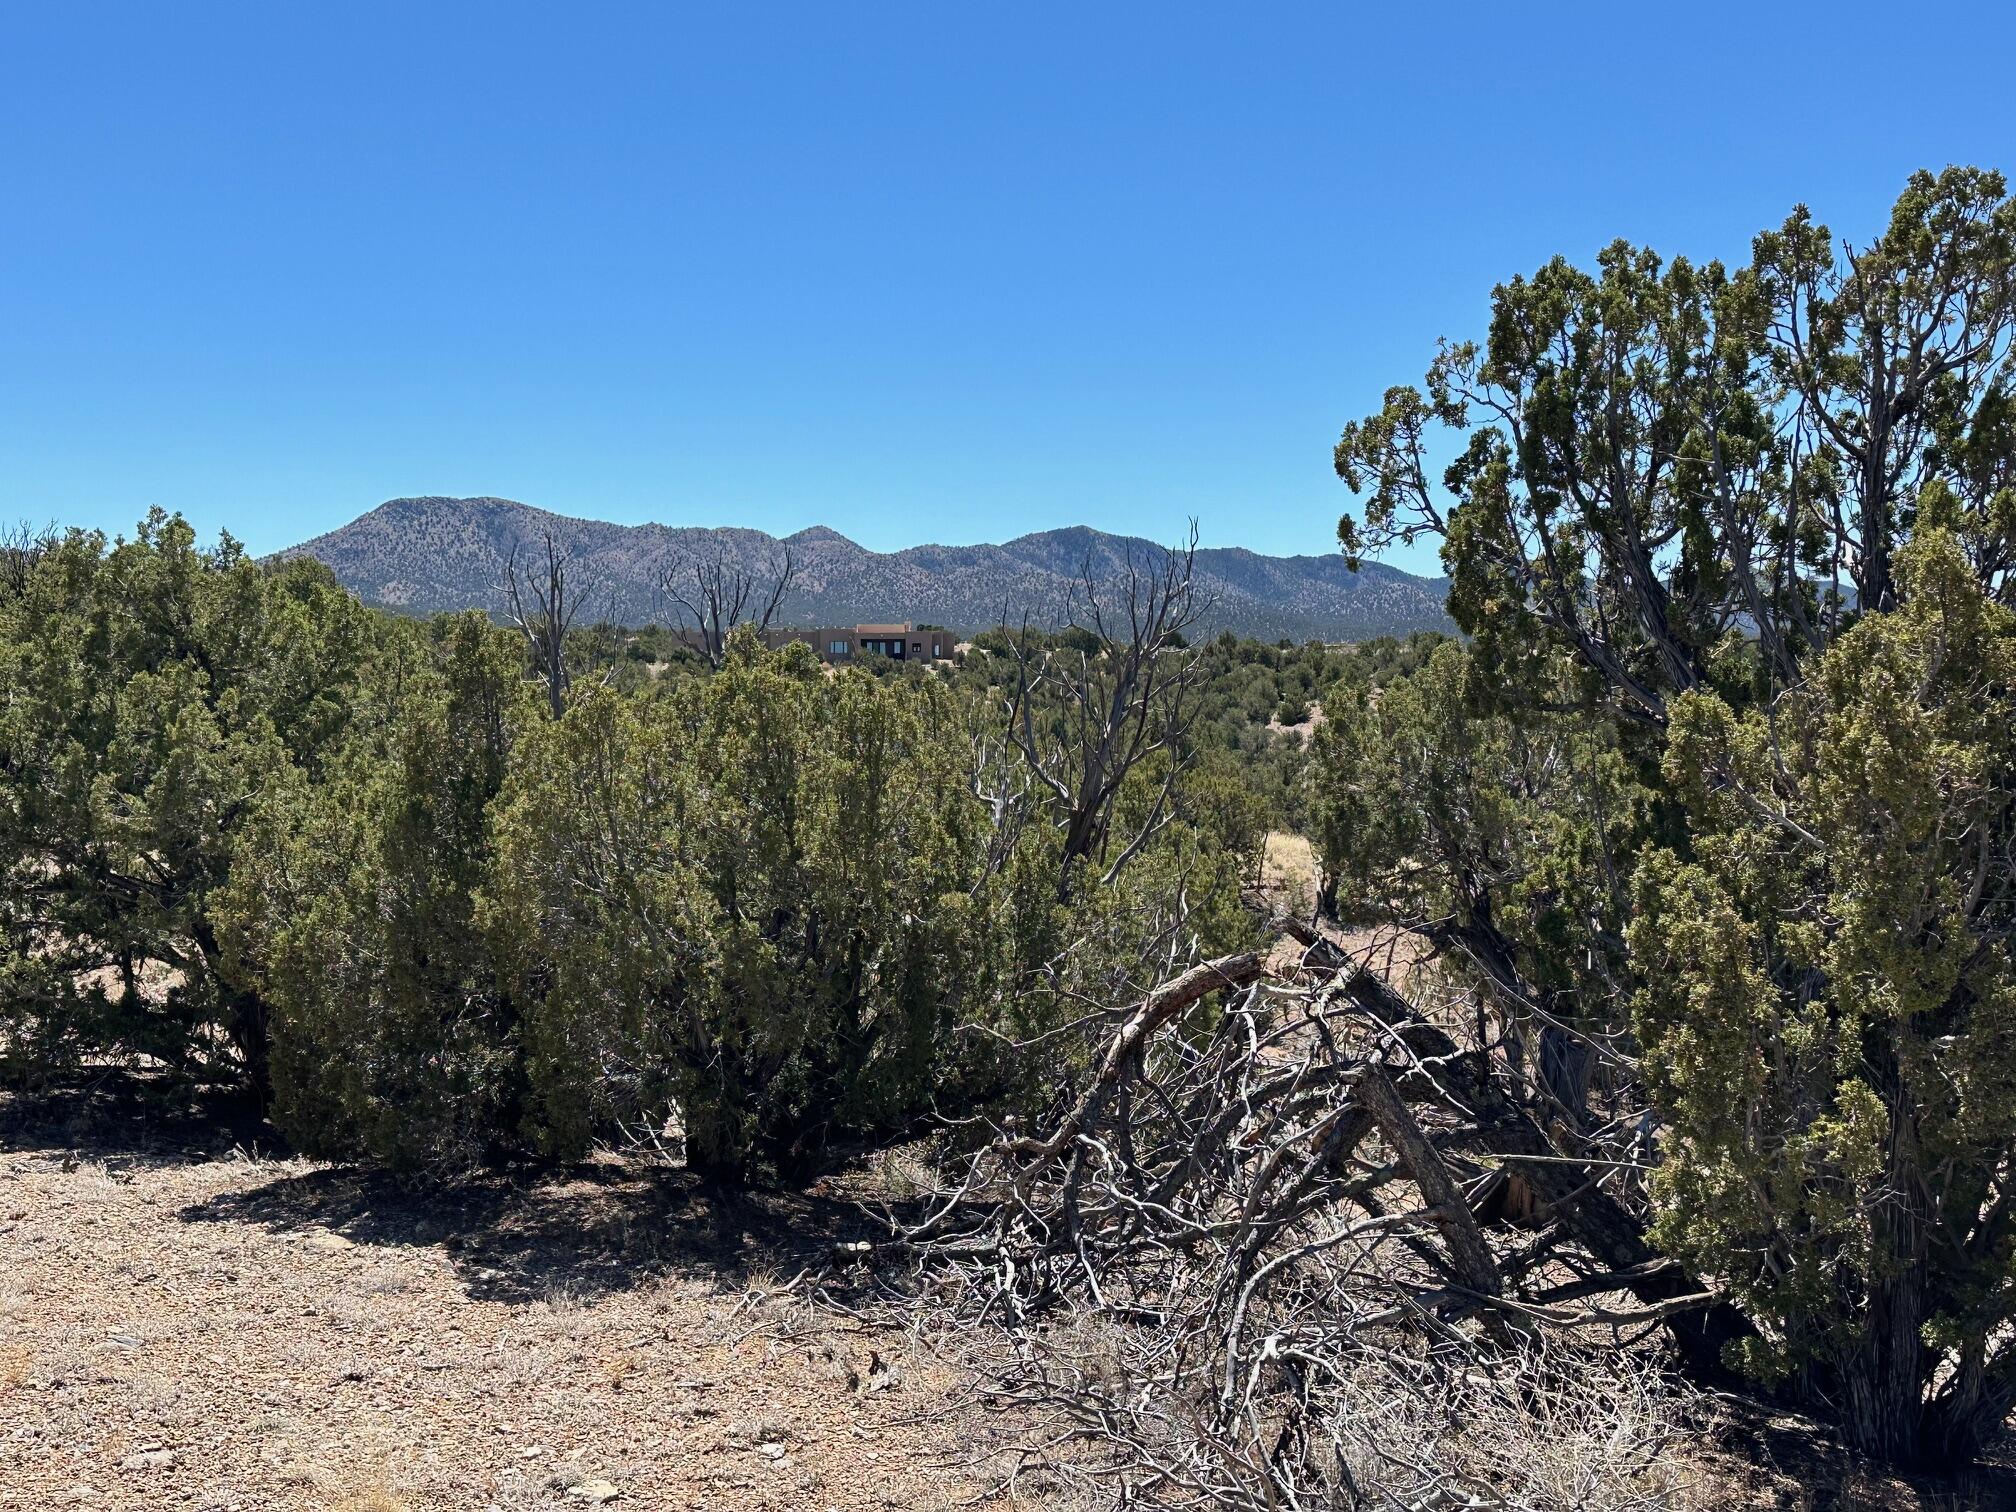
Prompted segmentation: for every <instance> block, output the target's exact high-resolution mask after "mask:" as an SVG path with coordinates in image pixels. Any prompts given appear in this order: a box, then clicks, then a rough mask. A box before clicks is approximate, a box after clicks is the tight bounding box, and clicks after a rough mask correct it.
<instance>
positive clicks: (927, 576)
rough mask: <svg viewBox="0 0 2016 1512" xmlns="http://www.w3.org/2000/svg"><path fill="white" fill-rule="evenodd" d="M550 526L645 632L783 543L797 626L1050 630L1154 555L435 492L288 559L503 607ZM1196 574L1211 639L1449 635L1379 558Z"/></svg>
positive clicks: (1072, 531) (384, 600) (1287, 560)
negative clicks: (1087, 591) (719, 565)
mask: <svg viewBox="0 0 2016 1512" xmlns="http://www.w3.org/2000/svg"><path fill="white" fill-rule="evenodd" d="M548 531H550V532H552V534H553V536H554V538H555V539H556V541H558V542H559V543H560V544H561V545H562V546H563V547H564V548H565V549H566V550H568V551H569V552H571V553H572V554H573V556H574V558H575V560H576V561H577V563H579V569H580V572H581V575H582V580H583V581H584V582H586V581H593V582H596V583H597V584H599V585H600V590H601V593H602V600H601V602H599V603H598V604H597V605H595V606H594V608H593V609H592V610H591V613H592V614H593V615H594V616H595V617H598V618H607V619H612V620H617V621H619V622H621V623H624V624H630V625H638V624H645V623H649V622H652V621H654V620H655V621H663V620H666V619H667V618H669V617H670V614H671V610H670V609H669V607H668V606H667V605H666V604H665V602H664V600H663V597H662V595H661V594H659V592H658V591H657V589H656V586H655V580H656V577H657V574H658V572H659V570H660V569H661V568H663V567H665V566H668V565H673V564H676V563H678V562H680V561H682V560H687V559H691V558H692V557H695V556H697V555H702V554H705V555H711V554H712V553H713V552H714V551H715V550H716V549H720V550H723V551H725V552H726V553H727V554H728V555H729V556H730V557H731V558H732V559H735V560H738V561H741V562H743V563H744V564H746V565H750V566H760V565H762V564H764V563H766V562H768V561H771V560H774V559H776V558H777V557H779V556H780V555H781V553H782V550H783V549H784V548H785V547H789V548H790V550H791V553H792V557H793V560H794V562H795V563H796V567H797V573H796V576H795V578H794V581H793V584H792V590H791V592H790V593H789V594H788V595H787V596H786V598H785V600H784V602H783V604H782V606H781V607H780V613H779V619H780V621H781V622H783V623H788V624H796V625H819V624H854V623H858V622H868V621H883V620H890V619H899V620H901V619H907V620H912V621H918V622H925V623H932V624H942V625H947V626H950V627H952V628H954V629H960V630H975V629H980V628H984V627H985V626H987V625H990V624H995V623H998V622H999V621H1000V619H1001V617H1002V614H1003V611H1004V609H1005V611H1006V612H1007V613H1008V614H1009V615H1010V616H1012V617H1017V618H1019V617H1020V616H1021V615H1022V614H1023V613H1025V612H1026V613H1028V614H1029V615H1030V617H1031V618H1032V619H1033V620H1035V621H1037V622H1046V621H1054V620H1055V619H1056V618H1057V616H1058V613H1059V611H1060V609H1061V606H1062V604H1063V602H1064V599H1065V595H1066V594H1067V592H1068V590H1069V588H1070V586H1071V584H1072V582H1073V581H1075V579H1076V577H1077V575H1078V573H1079V571H1080V569H1081V567H1082V566H1083V565H1084V563H1085V562H1086V561H1087V559H1088V558H1089V559H1090V561H1091V563H1092V566H1093V570H1094V573H1095V575H1096V576H1099V577H1102V578H1103V577H1107V576H1110V575H1111V573H1112V572H1114V571H1115V570H1117V569H1118V568H1119V567H1120V566H1121V565H1122V564H1123V563H1124V562H1125V560H1126V558H1127V556H1128V554H1129V552H1133V553H1136V554H1137V555H1138V554H1139V553H1141V552H1143V551H1145V550H1153V549H1155V543H1153V542H1150V541H1146V540H1143V539H1141V538H1138V537H1132V536H1116V535H1109V534H1107V533H1106V532H1104V531H1099V530H1094V529H1093V528H1092V527H1090V526H1086V525H1072V526H1065V527H1062V528H1060V529H1057V530H1048V531H1034V532H1030V533H1028V534H1026V535H1021V536H1016V537H1014V538H1013V539H1012V540H1008V541H1004V542H1000V543H998V544H981V545H974V546H944V545H938V544H935V543H927V544H923V545H918V546H910V547H905V548H904V549H902V550H900V551H894V552H877V551H871V550H869V549H868V548H866V547H864V546H862V545H860V544H859V543H857V542H855V541H852V540H850V539H848V538H847V537H846V536H845V535H842V534H841V533H840V532H839V531H837V530H834V529H832V528H831V527H830V526H825V525H813V526H809V527H807V528H806V529H804V530H800V531H796V532H794V533H792V534H791V535H789V536H785V537H783V538H781V539H780V538H778V537H775V536H771V535H768V534H766V533H765V532H763V531H760V530H752V529H749V528H747V527H740V526H719V527H710V526H675V525H664V524H658V523H655V522H653V523H646V524H640V525H620V524H616V523H614V522H613V521H608V520H592V519H582V518H577V517H574V516H569V515H560V514H554V513H552V512H551V511H548V510H543V509H538V508H536V507H534V506H532V505H529V504H521V503H519V502H517V501H516V500H512V499H500V498H495V497H490V496H484V497H478V498H469V499H456V498H449V497H446V496H442V495H427V496H419V497H412V498H399V499H388V500H386V501H385V502H384V503H383V504H380V505H379V506H378V507H377V508H375V509H372V510H370V511H369V512H367V513H365V514H363V515H360V516H359V517H358V518H357V519H355V520H352V521H351V522H350V523H349V524H347V525H343V526H340V527H338V528H337V529H335V530H332V531H329V532H327V533H325V534H323V535H319V536H316V537H315V538H314V539H312V540H308V541H304V542H302V543H301V544H300V545H298V546H294V547H290V548H288V549H287V550H285V551H282V552H279V553H276V556H277V557H278V558H279V559H283V560H284V559H286V558H290V557H297V556H307V557H313V558H315V559H316V560H318V561H321V562H323V563H325V564H326V565H327V566H328V567H329V568H330V569H331V570H332V571H333V572H334V573H335V574H336V576H337V577H338V579H340V580H341V581H342V582H343V583H344V585H345V586H346V587H348V588H350V589H351V590H352V591H353V592H355V593H356V594H357V595H358V596H359V597H360V598H362V599H363V600H364V601H365V602H367V603H372V604H377V605H380V606H382V607H385V608H390V609H397V610H402V611H405V612H408V613H417V614H431V613H436V612H438V611H441V610H444V609H465V608H479V609H486V610H489V611H491V612H493V613H494V612H497V611H500V610H501V609H502V608H503V607H504V588H503V582H504V570H505V565H506V563H507V562H508V560H509V558H510V555H511V552H512V551H513V549H514V548H515V549H518V550H525V549H529V548H531V547H534V546H538V545H540V544H541V542H542V541H543V538H544V535H545V533H546V532H548ZM1196 575H1197V579H1198V582H1199V585H1200V587H1201V588H1202V589H1203V590H1204V592H1205V594H1206V595H1207V596H1208V598H1209V599H1210V600H1211V608H1210V610H1209V611H1208V612H1207V613H1206V614H1205V616H1204V617H1203V618H1202V620H1201V621H1200V623H1199V630H1200V632H1203V633H1215V632H1217V631H1219V630H1223V629H1229V630H1232V631H1234V632H1236V633H1238V634H1241V635H1251V636H1255V637H1257V638H1260V639H1265V640H1276V639H1280V638H1283V637H1286V638H1289V639H1293V640H1338V641H1341V640H1363V639H1367V638H1370V637H1372V636H1377V635H1385V634H1405V633H1407V632H1408V631H1411V630H1429V629H1435V630H1448V629H1450V628H1451V626H1450V623H1449V620H1448V617H1447V615H1446V614H1445V612H1444V610H1443V599H1444V596H1445V593H1446V584H1445V583H1444V582H1443V580H1441V579H1439V578H1421V577H1415V576H1413V575H1412V574H1410V573H1406V572H1402V571H1400V570H1399V569H1398V568H1395V567H1388V566H1386V565H1384V564H1383V563H1369V564H1367V565H1366V566H1365V567H1364V568H1363V569H1362V570H1360V571H1359V572H1357V573H1353V572H1352V571H1351V570H1350V568H1349V567H1348V566H1347V565H1346V564H1345V562H1344V560H1343V557H1342V556H1341V554H1332V555H1328V556H1293V557H1270V556H1264V555H1262V554H1261V553H1258V552H1255V551H1252V550H1249V549H1248V548H1246V547H1243V546H1218V547H1200V548H1198V551H1197V562H1196Z"/></svg>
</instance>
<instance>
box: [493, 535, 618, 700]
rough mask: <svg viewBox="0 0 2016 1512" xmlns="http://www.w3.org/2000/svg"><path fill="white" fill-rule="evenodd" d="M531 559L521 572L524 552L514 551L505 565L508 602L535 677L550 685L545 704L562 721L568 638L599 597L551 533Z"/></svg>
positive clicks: (517, 549)
mask: <svg viewBox="0 0 2016 1512" xmlns="http://www.w3.org/2000/svg"><path fill="white" fill-rule="evenodd" d="M527 557H528V560H527V561H526V562H525V564H524V566H523V567H522V568H521V566H520V563H519V548H518V547H517V546H515V545H514V546H513V547H512V548H511V555H510V557H509V558H508V559H507V560H506V562H505V564H504V596H505V602H506V604H507V605H508V607H509V611H510V615H511V622H512V623H513V624H515V625H516V626H517V627H518V630H519V633H520V634H522V635H523V636H524V637H525V646H526V650H527V651H528V652H529V653H530V655H531V658H532V671H533V675H534V676H536V677H537V678H538V679H539V681H540V682H541V683H542V684H543V685H544V686H545V689H546V701H547V703H548V704H549V706H550V707H551V708H552V710H553V717H554V718H555V719H558V718H559V717H560V716H561V715H562V714H564V713H566V712H567V685H568V681H569V676H568V668H567V635H568V632H569V631H570V630H572V629H573V627H574V624H575V621H576V620H578V619H579V618H580V617H581V611H582V610H583V609H584V608H585V607H586V606H587V604H588V603H589V602H590V601H591V600H592V599H593V598H594V596H595V588H596V585H595V583H594V581H593V580H592V579H587V580H586V581H584V578H586V574H584V573H583V571H582V570H581V568H580V567H579V565H578V564H577V563H576V562H575V560H574V554H573V552H572V551H571V550H568V549H566V548H564V547H562V546H561V544H560V543H559V541H557V540H556V539H554V536H553V532H552V531H550V530H548V531H544V532H542V533H541V537H540V550H539V551H538V552H536V553H528V554H527Z"/></svg>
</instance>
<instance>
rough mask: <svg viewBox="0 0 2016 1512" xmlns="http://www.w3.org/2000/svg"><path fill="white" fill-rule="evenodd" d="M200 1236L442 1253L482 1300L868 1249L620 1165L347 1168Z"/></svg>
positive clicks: (827, 1226) (812, 1265)
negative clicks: (513, 1169)
mask: <svg viewBox="0 0 2016 1512" xmlns="http://www.w3.org/2000/svg"><path fill="white" fill-rule="evenodd" d="M180 1216H181V1218H182V1219H183V1220H184V1221H186V1222H190V1223H249V1224H257V1225H259V1226H260V1227H263V1228H266V1229H268V1230H270V1231H273V1232H276V1233H287V1232H307V1231H310V1230H326V1231H328V1232H331V1233H335V1234H338V1235H341V1236H342V1237H343V1238H344V1239H347V1240H349V1241H350V1242H351V1243H353V1244H367V1245H399V1246H436V1247H439V1248H440V1249H441V1250H443V1251H445V1252H446V1253H447V1254H448V1255H449V1256H450V1257H451V1259H452V1260H453V1262H454V1265H455V1268H456V1271H457V1273H458V1274H459V1276H460V1277H461V1280H462V1284H463V1286H464V1287H465V1288H466V1289H467V1291H468V1293H469V1295H470V1296H472V1297H475V1298H478V1299H480V1300H485V1301H502V1302H527V1301H535V1300H539V1299H541V1298H551V1297H555V1296H571V1297H576V1298H593V1297H597V1296H602V1295H606V1294H608V1293H611V1292H617V1291H625V1290H628V1289H630V1288H632V1287H636V1286H640V1285H644V1284H647V1283H649V1282H650V1281H652V1280H655V1279H656V1278H658V1277H660V1276H663V1275H665V1274H667V1273H668V1272H671V1271H675V1270H676V1271H681V1272H685V1273H688V1274H690V1273H692V1272H694V1271H696V1270H699V1271H703V1272H711V1273H713V1274H714V1275H715V1276H716V1277H718V1278H719V1279H720V1280H721V1281H722V1282H724V1283H733V1284H738V1285H739V1284H741V1283H743V1282H746V1281H747V1280H748V1279H750V1278H751V1277H752V1276H758V1275H775V1276H777V1277H779V1278H780V1279H788V1278H789V1277H791V1276H792V1275H794V1274H796V1273H797V1272H799V1271H801V1270H807V1269H810V1270H815V1271H817V1270H823V1269H824V1268H826V1266H827V1264H828V1262H829V1261H830V1260H831V1257H832V1255H833V1246H834V1245H835V1244H836V1243H838V1242H841V1241H844V1240H849V1239H854V1238H862V1237H868V1236H869V1233H870V1230H871V1228H872V1223H871V1221H870V1220H869V1219H868V1217H867V1216H866V1215H865V1214H864V1213H863V1212H862V1210H861V1209H860V1208H858V1207H856V1206H855V1205H854V1204H852V1203H843V1202H836V1201H833V1200H832V1199H830V1198H824V1197H819V1196H815V1195H811V1194H806V1193H792V1192H781V1193H749V1192H730V1191H724V1190H722V1189H720V1188H718V1187H712V1186H709V1185H708V1184H706V1183H703V1182H701V1181H699V1180H698V1179H696V1178H694V1177H690V1176H688V1175H686V1174H685V1173H684V1172H682V1171H677V1170H666V1169H662V1168H654V1167H638V1166H634V1165H631V1164H629V1163H626V1162H623V1161H621V1160H617V1159H613V1158H612V1159H608V1160H603V1161H597V1162H595V1163H592V1164H589V1165H586V1166H582V1167H577V1168H575V1169H573V1170H571V1171H565V1172H539V1173H531V1174H525V1175H517V1176H512V1177H503V1176H484V1177H478V1178H474V1179H471V1180H468V1181H463V1182H458V1183H456V1184H454V1185H453V1186H448V1187H442V1186H434V1187H424V1188H416V1187H413V1186H410V1185H405V1184H402V1183H399V1182H396V1181H394V1180H392V1179H390V1178H388V1177H384V1176H380V1175H376V1174H372V1173H368V1172H361V1171H354V1170H348V1169H344V1168H331V1169H323V1170H313V1171H307V1172H303V1173H300V1174H291V1175H286V1176H281V1177H277V1178H275V1179H272V1180H269V1181H265V1182H261V1183H260V1184H258V1185H256V1186H251V1187H248V1188H246V1189H244V1190H242V1191H232V1192H223V1193H219V1194H218V1195H217V1196H215V1197H212V1198H211V1199H209V1200H208V1201H206V1202H202V1203H197V1204H195V1205H193V1206H191V1207H188V1208H185V1209H183V1210H182V1212H181V1214H180Z"/></svg>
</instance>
